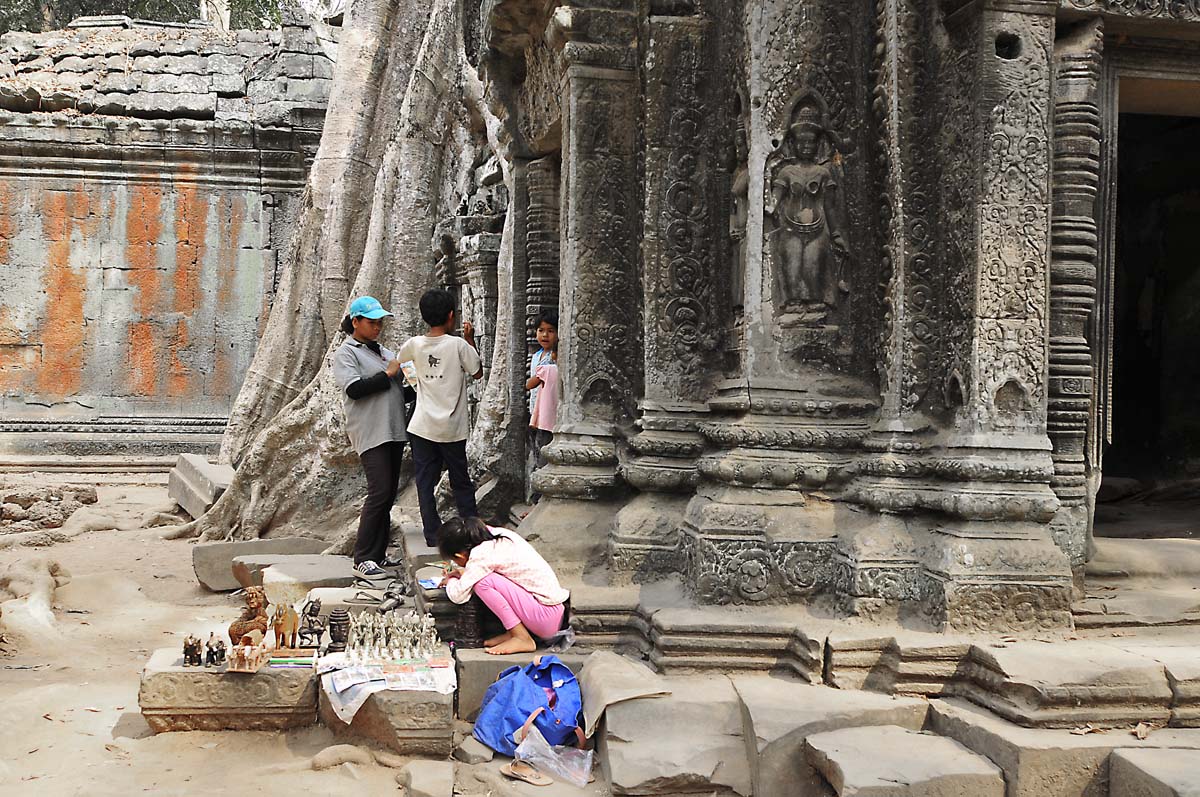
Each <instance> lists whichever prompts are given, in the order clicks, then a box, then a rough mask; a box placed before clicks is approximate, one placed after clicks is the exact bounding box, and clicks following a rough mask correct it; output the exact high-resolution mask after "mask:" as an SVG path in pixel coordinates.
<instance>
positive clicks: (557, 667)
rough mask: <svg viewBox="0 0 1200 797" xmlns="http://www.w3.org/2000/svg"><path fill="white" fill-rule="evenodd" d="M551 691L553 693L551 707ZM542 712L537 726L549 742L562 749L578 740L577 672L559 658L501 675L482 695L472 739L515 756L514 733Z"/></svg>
mask: <svg viewBox="0 0 1200 797" xmlns="http://www.w3.org/2000/svg"><path fill="white" fill-rule="evenodd" d="M547 689H549V690H551V691H552V692H553V694H554V698H555V699H554V701H553V703H554V704H553V705H551V700H550V695H549V694H548V693H547V691H546V690H547ZM539 708H540V709H542V712H541V713H540V714H539V715H538V716H537V718H536V719H534V721H533V725H534V727H536V728H537V729H538V730H539V731H541V733H542V736H544V737H546V741H548V742H550V744H553V745H561V744H566V743H567V742H568V741H570V740H573V739H574V738H575V729H576V728H577V727H578V726H579V716H580V714H581V712H582V711H583V698H582V697H581V696H580V694H579V682H578V681H577V680H576V679H575V673H573V672H571V670H570V668H569V667H567V665H565V664H563V663H562V662H561V661H559V660H558V657H557V656H542V659H541V662H540V663H537V664H528V665H526V666H524V667H509V668H508V669H507V670H505V671H504V672H502V673H500V677H499V678H497V679H496V682H495V683H494V684H492V685H491V686H489V687H488V690H487V692H486V693H485V694H484V696H483V706H482V707H481V708H480V709H479V719H477V720H475V731H474V736H475V738H476V739H478V740H479V741H481V742H483V743H484V744H486V745H487V746H488V747H490V748H492V749H493V750H495V751H496V752H498V753H502V754H503V755H506V756H512V755H514V754H515V753H516V750H517V743H516V742H514V741H513V732H515V731H516V730H517V729H518V728H520V727H521V726H523V725H524V724H525V722H526V721H527V720H528V719H529V717H530V716H531V715H532V714H534V713H535V712H536V711H537V710H538V709H539Z"/></svg>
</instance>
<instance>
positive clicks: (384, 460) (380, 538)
mask: <svg viewBox="0 0 1200 797" xmlns="http://www.w3.org/2000/svg"><path fill="white" fill-rule="evenodd" d="M359 459H361V460H362V466H363V471H364V472H365V473H366V475H367V500H366V501H364V502H363V508H362V514H361V515H360V516H359V519H358V538H357V539H356V540H355V543H354V564H358V563H359V562H375V563H376V564H379V563H380V562H382V561H383V558H384V555H385V554H386V553H387V547H388V542H389V541H390V540H391V538H392V518H391V514H392V504H394V503H395V502H396V492H397V487H398V485H399V482H400V462H401V460H402V459H404V443H403V442H401V441H395V442H391V443H384V444H383V445H379V446H375V447H374V448H372V449H370V450H368V451H364V452H362V453H361V454H359Z"/></svg>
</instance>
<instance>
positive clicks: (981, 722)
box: [928, 698, 1200, 797]
mask: <svg viewBox="0 0 1200 797" xmlns="http://www.w3.org/2000/svg"><path fill="white" fill-rule="evenodd" d="M928 727H929V729H931V730H933V731H934V732H936V733H938V734H940V735H942V736H945V737H947V738H950V739H954V740H955V741H957V742H960V743H961V744H963V745H965V746H966V747H969V748H970V749H971V750H973V751H974V752H975V753H977V754H979V755H982V756H985V757H986V758H988V759H990V760H991V761H992V762H993V763H995V764H997V765H998V766H999V767H1000V768H1001V769H1002V770H1003V771H1004V778H1005V781H1006V782H1007V784H1008V797H1081V795H1083V797H1102V796H1103V795H1104V794H1105V792H1104V791H1102V790H1101V789H1102V788H1103V784H1104V782H1105V773H1106V771H1107V768H1108V761H1109V756H1110V754H1111V753H1112V752H1113V751H1114V750H1117V749H1122V748H1131V749H1139V750H1142V749H1147V750H1149V749H1158V748H1171V749H1174V750H1197V749H1200V730H1194V729H1180V730H1176V729H1174V728H1161V729H1158V730H1155V731H1153V732H1151V733H1150V735H1149V736H1148V737H1147V738H1146V739H1144V740H1139V739H1138V738H1137V737H1136V736H1134V735H1133V734H1132V733H1130V732H1129V730H1128V729H1127V728H1122V729H1115V730H1111V731H1103V732H1098V733H1079V732H1078V730H1079V729H1075V730H1076V732H1075V733H1072V732H1071V731H1070V730H1060V729H1045V728H1023V727H1021V726H1019V725H1016V724H1014V723H1012V722H1009V721H1007V720H1005V719H1002V718H1001V717H997V716H996V715H995V714H993V713H991V712H990V711H988V710H987V709H984V708H980V707H979V706H976V705H973V704H971V703H969V702H967V701H965V700H960V699H957V698H950V699H945V700H931V701H930V702H929V723H928ZM1111 794H1112V797H1118V793H1117V792H1111ZM1120 797H1127V795H1125V794H1121V795H1120Z"/></svg>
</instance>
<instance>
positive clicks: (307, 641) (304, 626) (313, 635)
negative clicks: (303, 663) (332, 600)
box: [300, 598, 325, 648]
mask: <svg viewBox="0 0 1200 797" xmlns="http://www.w3.org/2000/svg"><path fill="white" fill-rule="evenodd" d="M302 614H303V616H302V617H301V618H300V647H302V648H319V647H321V635H322V634H324V633H325V624H324V623H322V622H321V599H320V598H314V599H313V600H310V601H309V602H308V603H306V604H304V611H303V613H302Z"/></svg>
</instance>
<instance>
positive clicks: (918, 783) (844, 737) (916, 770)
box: [804, 725, 1004, 797]
mask: <svg viewBox="0 0 1200 797" xmlns="http://www.w3.org/2000/svg"><path fill="white" fill-rule="evenodd" d="M804 757H805V759H806V760H807V761H808V763H809V764H810V765H811V766H812V767H813V768H814V769H816V770H817V771H818V772H820V773H821V774H822V775H823V776H824V777H825V780H827V781H828V782H829V784H830V785H831V786H832V787H833V789H834V791H835V792H837V794H839V795H856V797H917V796H918V795H919V796H920V797H960V796H961V795H966V794H969V795H971V797H1004V776H1003V775H1002V774H1001V773H1000V769H999V768H998V767H997V766H996V765H995V764H993V763H992V762H990V761H988V760H987V759H985V758H982V757H980V756H977V755H975V754H974V753H972V752H971V751H970V750H968V749H967V748H965V747H963V746H962V745H961V744H959V743H958V742H956V741H954V740H952V739H943V738H942V737H940V736H931V735H929V734H925V733H920V732H918V731H913V730H909V729H907V728H900V727H897V726H895V725H884V726H881V727H877V728H844V729H842V730H838V731H829V732H827V733H818V734H816V735H814V736H809V737H808V738H807V739H806V740H805V742H804Z"/></svg>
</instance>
